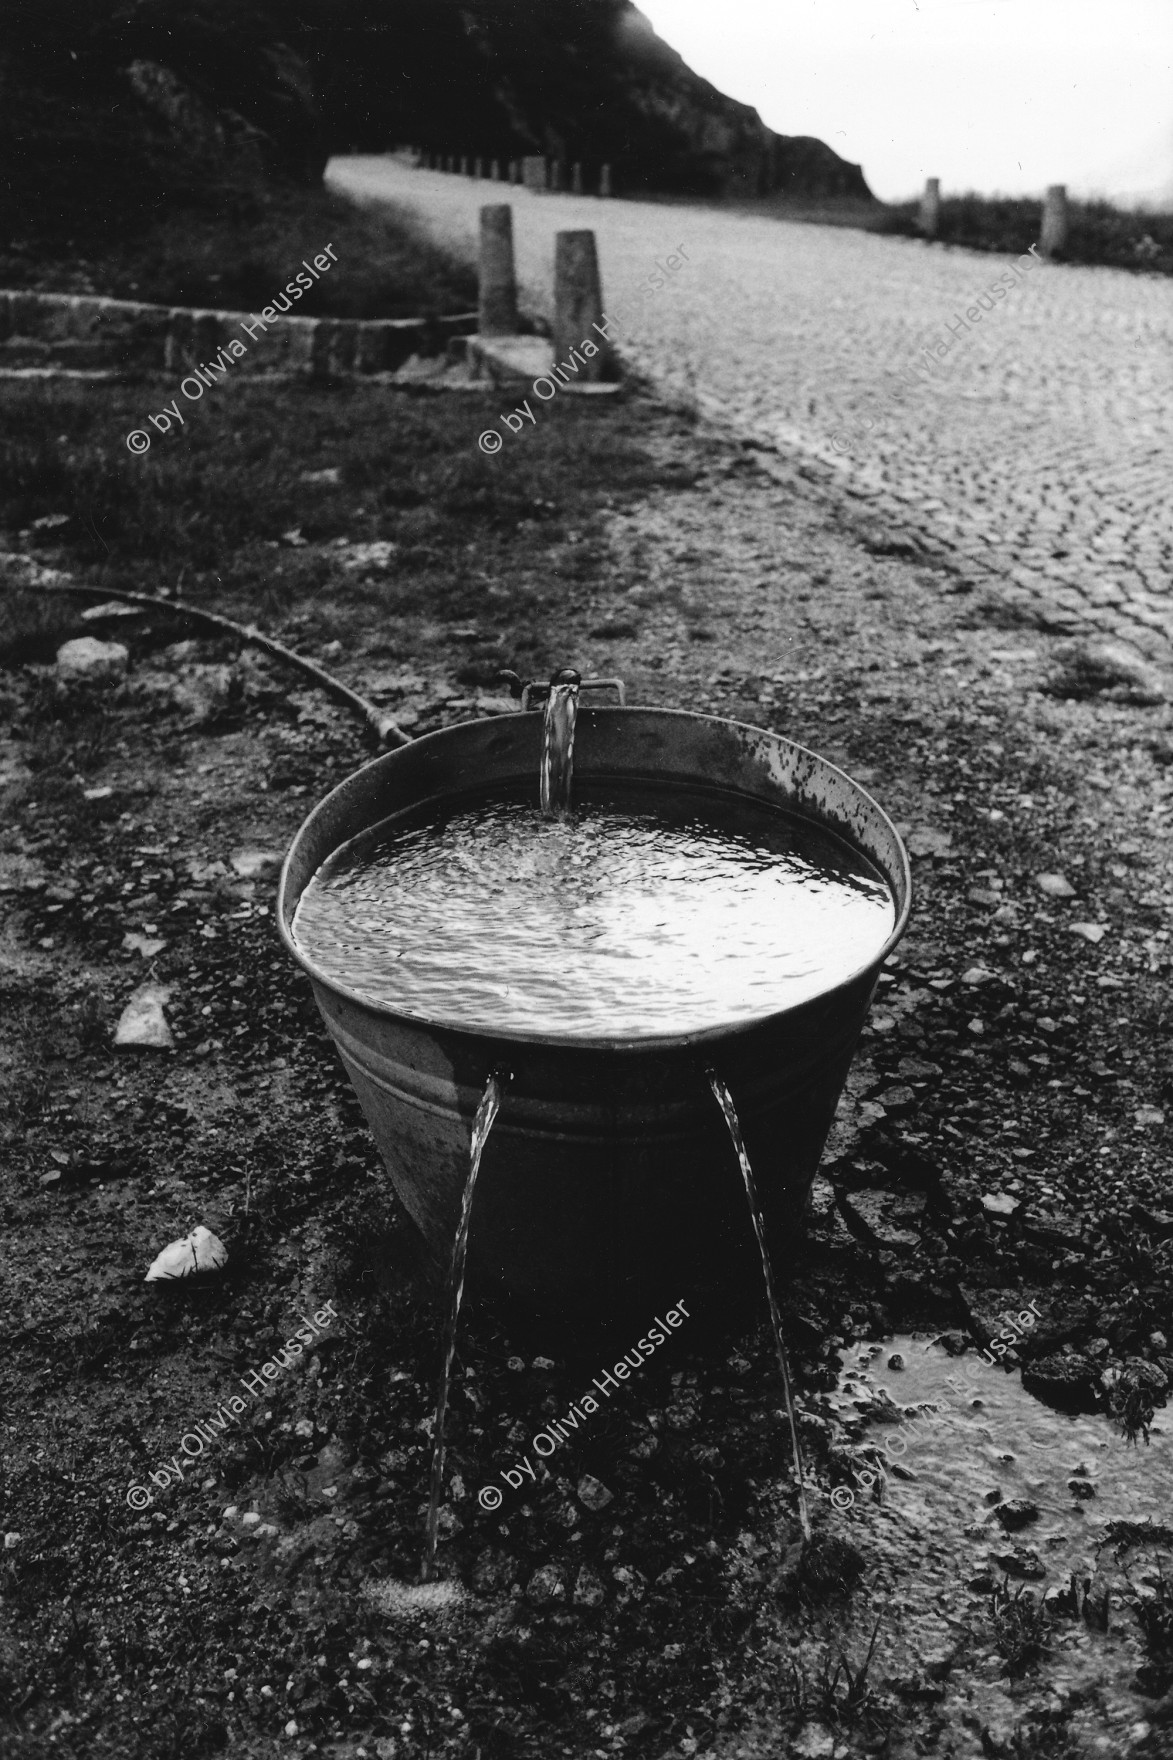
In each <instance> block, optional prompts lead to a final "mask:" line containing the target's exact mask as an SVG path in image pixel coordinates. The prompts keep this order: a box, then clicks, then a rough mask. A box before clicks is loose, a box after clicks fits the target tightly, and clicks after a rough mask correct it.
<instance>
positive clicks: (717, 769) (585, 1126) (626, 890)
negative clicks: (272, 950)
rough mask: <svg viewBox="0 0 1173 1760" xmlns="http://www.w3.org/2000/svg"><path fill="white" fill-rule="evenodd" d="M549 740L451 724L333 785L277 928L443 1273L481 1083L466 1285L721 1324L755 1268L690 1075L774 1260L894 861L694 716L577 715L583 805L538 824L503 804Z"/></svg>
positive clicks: (526, 782) (549, 1306) (844, 807)
mask: <svg viewBox="0 0 1173 1760" xmlns="http://www.w3.org/2000/svg"><path fill="white" fill-rule="evenodd" d="M541 740H542V718H541V716H540V715H539V714H537V713H533V712H530V713H518V714H516V715H512V716H505V717H501V718H497V719H493V720H489V721H477V722H468V723H464V724H462V725H460V726H457V727H453V728H448V729H446V730H444V731H443V732H440V733H436V734H432V735H429V736H427V737H426V738H424V739H421V740H419V741H417V742H415V743H414V744H412V745H410V746H408V747H405V748H404V749H403V750H401V751H397V752H393V753H391V754H389V755H388V756H386V757H382V758H379V759H376V760H375V761H374V762H373V763H371V764H369V765H367V766H365V767H364V768H363V769H362V770H360V771H358V772H357V773H356V774H355V775H353V776H351V777H350V778H348V779H347V781H345V782H344V783H342V784H341V785H340V786H339V787H338V788H336V789H335V790H334V791H333V793H332V794H330V795H328V796H327V797H326V798H325V800H323V801H322V802H321V803H320V804H319V805H318V806H317V807H316V808H315V809H314V811H313V812H312V813H311V814H310V816H309V818H308V819H307V820H306V822H305V824H304V825H303V826H302V828H301V830H300V831H299V832H298V834H297V837H296V839H295V840H294V843H293V846H292V848H291V850H290V853H289V856H288V858H287V860H286V864H285V868H284V871H283V874H282V879H281V890H280V900H279V920H280V926H281V932H282V935H283V937H284V939H285V941H286V944H287V946H288V947H289V949H290V951H291V952H292V953H293V955H294V957H295V958H296V959H298V961H299V962H300V964H301V965H302V966H303V968H304V969H305V970H306V971H307V973H308V974H309V977H310V980H311V982H312V984H313V988H314V993H315V996H316V998H317V1002H318V1005H319V1008H320V1009H321V1012H322V1015H323V1018H324V1019H325V1022H326V1025H327V1027H328V1028H329V1031H330V1033H331V1035H332V1037H333V1039H334V1042H335V1044H336V1045H337V1047H338V1050H339V1053H340V1055H341V1057H342V1060H343V1063H344V1064H345V1066H346V1068H347V1071H348V1073H349V1075H350V1077H351V1080H352V1081H353V1083H354V1086H355V1089H356V1091H357V1093H358V1097H359V1100H360V1102H361V1104H362V1106H363V1109H364V1112H365V1114H366V1116H367V1119H368V1121H369V1123H370V1125H371V1128H372V1130H373V1132H374V1134H375V1137H376V1140H377V1142H378V1145H379V1148H380V1150H381V1152H382V1155H383V1158H384V1160H385V1162H386V1164H387V1168H388V1171H389V1173H390V1175H391V1178H392V1181H393V1183H394V1185H395V1189H396V1191H397V1193H398V1195H399V1197H400V1198H401V1200H402V1202H403V1203H404V1205H405V1207H406V1209H407V1210H408V1212H409V1214H410V1215H411V1216H412V1218H413V1219H414V1221H415V1222H416V1224H417V1226H418V1227H419V1229H420V1231H421V1233H422V1235H423V1237H424V1239H425V1241H426V1242H427V1243H428V1245H429V1247H430V1248H431V1250H432V1253H433V1255H434V1258H435V1262H436V1264H437V1268H438V1269H443V1268H444V1267H446V1264H447V1258H448V1255H449V1253H450V1251H451V1243H452V1238H453V1232H454V1228H455V1223H456V1218H457V1215H458V1213H459V1209H460V1199H461V1191H462V1187H463V1184H464V1179H465V1174H466V1171H467V1165H468V1148H469V1134H470V1129H471V1123H472V1119H473V1116H474V1114H475V1111H476V1107H477V1103H478V1101H479V1099H480V1096H481V1093H482V1091H483V1089H484V1086H485V1082H486V1079H487V1078H488V1076H489V1075H490V1073H491V1072H492V1071H494V1070H500V1071H503V1072H507V1074H508V1078H509V1079H508V1080H507V1082H506V1083H505V1085H504V1093H503V1100H502V1104H501V1110H500V1114H499V1117H498V1119H497V1122H496V1124H495V1126H494V1129H493V1132H492V1135H491V1137H490V1139H489V1141H488V1145H487V1147H486V1150H485V1155H484V1162H483V1167H482V1172H481V1178H480V1184H479V1187H478V1192H477V1199H476V1211H475V1216H474V1222H473V1228H472V1233H471V1238H470V1244H469V1276H470V1282H471V1283H472V1284H473V1285H478V1286H480V1287H481V1289H482V1290H485V1291H487V1290H489V1289H496V1290H497V1291H498V1292H500V1293H501V1294H503V1295H505V1296H507V1297H508V1298H510V1299H511V1300H512V1301H513V1302H514V1303H515V1304H519V1305H521V1306H522V1307H524V1308H525V1309H526V1310H528V1311H530V1312H534V1313H544V1314H555V1313H559V1312H562V1313H566V1314H568V1315H575V1314H583V1313H587V1312H589V1311H591V1310H592V1309H593V1310H599V1309H602V1310H604V1311H605V1312H606V1313H607V1314H608V1315H614V1314H615V1313H616V1312H617V1311H621V1310H622V1311H626V1310H628V1309H630V1310H632V1311H633V1312H635V1313H637V1314H639V1313H643V1312H644V1310H645V1309H646V1310H647V1312H648V1313H649V1314H650V1313H651V1312H654V1311H658V1304H659V1303H661V1302H667V1303H669V1304H671V1302H672V1301H673V1300H675V1299H677V1298H680V1299H683V1300H685V1301H687V1300H688V1297H689V1293H690V1292H691V1293H692V1295H693V1298H694V1300H700V1301H702V1302H703V1301H704V1300H705V1299H706V1297H707V1298H708V1299H709V1300H711V1301H716V1302H719V1303H721V1304H722V1305H728V1304H729V1303H730V1302H731V1301H732V1300H733V1297H734V1292H739V1291H740V1290H741V1289H742V1288H743V1286H744V1285H745V1284H746V1282H747V1279H745V1278H742V1277H741V1276H740V1275H739V1273H740V1272H741V1271H743V1270H745V1271H748V1270H749V1269H751V1268H752V1255H753V1251H754V1248H753V1242H752V1237H751V1236H750V1234H749V1228H748V1224H747V1221H746V1217H745V1210H744V1200H743V1198H742V1195H741V1192H740V1189H739V1179H738V1173H737V1167H736V1163H735V1161H734V1160H733V1157H732V1154H731V1150H730V1146H729V1141H728V1137H727V1135H726V1132H725V1126H724V1123H723V1120H722V1117H721V1114H720V1111H719V1110H718V1108H717V1106H716V1105H715V1103H714V1100H713V1095H712V1092H711V1090H710V1087H709V1084H708V1082H707V1080H706V1076H705V1072H706V1070H707V1069H708V1068H709V1067H713V1068H715V1069H716V1070H717V1072H718V1074H719V1075H721V1076H722V1077H723V1078H724V1080H725V1081H726V1082H727V1084H728V1086H729V1088H730V1089H731V1091H732V1094H733V1098H734V1100H735V1102H736V1107H737V1111H738V1113H739V1115H740V1118H741V1122H742V1128H743V1135H744V1138H745V1142H746V1147H747V1149H748V1151H749V1154H750V1158H751V1160H752V1162H753V1165H754V1169H755V1171H756V1173H757V1180H758V1187H759V1192H760V1196H761V1202H762V1209H763V1213H764V1215H765V1218H766V1224H767V1228H768V1229H769V1230H770V1233H771V1239H772V1241H773V1242H776V1243H777V1244H778V1245H783V1244H784V1242H785V1239H786V1236H787V1234H788V1233H792V1232H793V1224H794V1223H795V1221H796V1220H797V1218H798V1216H799V1214H800V1212H801V1208H802V1205H803V1202H804V1200H805V1197H806V1194H807V1191H808V1189H809V1186H810V1182H811V1180H812V1178H813V1176H814V1172H815V1169H816V1166H817V1164H818V1158H819V1154H820V1152H821V1150H822V1146H823V1142H824V1140H825V1138H826V1135H827V1132H828V1130H829V1128H830V1124H831V1119H832V1117H833V1114H834V1111H835V1106H836V1103H837V1101H838V1097H839V1094H840V1091H841V1089H842V1085H843V1081H844V1078H845V1076H846V1073H847V1069H848V1066H849V1063H850V1060H851V1056H852V1053H853V1051H854V1049H855V1045H856V1042H857V1040H858V1037H859V1034H860V1031H861V1030H862V1027H863V1023H864V1018H865V1015H866V1011H867V1006H868V1002H869V1000H870V997H871V993H872V990H873V988H874V986H875V982H876V979H877V977H878V975H879V971H880V968H881V966H882V963H883V959H884V957H885V955H886V954H887V953H888V952H889V951H890V949H891V948H892V947H893V946H894V945H895V943H896V941H897V940H898V939H899V936H900V935H901V934H902V932H903V929H904V925H905V921H906V918H907V914H908V907H909V893H910V884H909V872H908V862H907V857H906V855H905V852H904V849H903V846H902V844H901V842H900V839H899V837H898V836H897V834H896V831H895V829H894V827H893V826H892V824H891V822H890V821H889V820H888V819H887V817H886V816H885V814H884V813H883V812H882V811H881V809H880V808H879V807H878V806H877V805H876V803H875V802H874V801H872V800H871V798H870V797H869V796H868V795H867V794H866V793H865V792H864V791H863V790H862V789H861V788H860V787H859V786H858V785H857V784H855V783H854V782H852V781H851V780H850V778H849V777H847V776H846V775H845V774H844V773H843V772H842V771H840V770H838V769H836V768H835V766H833V765H831V764H830V763H828V762H827V761H826V760H824V759H821V758H819V757H817V756H816V755H815V754H814V753H812V752H809V751H806V750H804V749H803V748H802V747H800V746H797V745H795V744H793V743H792V742H790V741H788V740H786V739H783V738H782V737H781V736H779V735H777V734H772V733H768V732H765V731H763V730H761V729H757V728H751V727H746V726H743V725H741V724H739V723H735V722H730V721H722V720H719V719H717V718H714V717H710V716H702V715H695V714H691V713H687V712H681V711H670V710H642V709H592V708H587V707H583V708H582V709H581V710H580V712H579V716H578V728H577V735H576V746H575V758H574V775H575V791H576V799H578V800H580V801H581V808H580V810H579V811H578V813H577V815H576V817H575V818H574V819H572V820H571V821H569V822H567V821H553V822H551V821H545V822H544V823H542V822H539V821H536V818H535V816H534V815H532V814H531V813H529V811H528V809H527V808H525V807H524V806H523V805H521V804H520V803H522V802H524V801H525V800H527V799H536V791H537V780H536V779H537V772H538V762H539V756H540V750H541ZM388 821H389V822H390V823H389V824H388V823H387V822H388ZM437 826H442V828H443V832H444V837H445V838H446V840H447V841H446V843H445V845H444V848H443V849H442V850H438V849H431V850H429V839H430V838H433V834H434V832H435V829H436V827H437ZM731 827H734V828H736V829H735V830H734V831H733V832H732V834H731V833H730V828H731ZM722 838H724V842H722ZM674 840H675V841H674ZM388 855H390V856H393V857H394V858H395V863H398V864H399V866H398V869H397V870H396V871H394V872H392V871H390V870H389V869H388V868H387V866H386V863H385V861H384V858H385V857H388ZM731 856H736V857H737V860H736V861H734V862H733V864H732V865H733V867H734V868H736V869H737V872H736V873H735V874H731V872H730V871H729V870H730V861H731ZM424 857H427V858H428V861H430V862H431V863H432V865H431V867H430V868H429V867H428V865H427V862H424ZM637 858H638V859H637ZM413 862H414V863H416V864H417V867H416V868H414V869H413V867H412V863H413ZM420 862H424V865H423V867H419V866H418V864H419V863H420ZM649 862H651V864H652V866H653V867H655V866H656V864H657V863H658V864H659V867H658V868H656V876H657V886H658V888H659V889H658V890H656V889H655V888H651V887H649V886H648V885H646V884H645V879H646V873H647V868H648V863H649ZM381 863H382V864H383V866H382V867H380V864H381ZM394 865H395V864H394V863H392V868H394ZM698 873H699V874H700V875H701V876H702V880H701V886H700V890H699V893H698V889H697V886H696V878H697V874H698ZM405 876H406V879H407V880H408V881H410V882H411V883H410V884H405V883H404V881H405ZM315 877H316V878H315ZM829 879H831V880H833V881H834V882H835V883H834V884H833V885H830V884H828V880H829ZM730 887H732V890H730ZM698 897H699V899H700V908H699V909H698V908H697V900H698ZM771 925H775V927H774V929H773V930H772V928H771ZM713 948H716V949H717V950H718V951H719V953H720V954H721V957H720V958H718V959H714V958H713V957H712V950H713ZM750 1287H751V1288H752V1285H750Z"/></svg>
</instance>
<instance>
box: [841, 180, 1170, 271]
mask: <svg viewBox="0 0 1173 1760" xmlns="http://www.w3.org/2000/svg"><path fill="white" fill-rule="evenodd" d="M919 208H920V204H919V202H916V201H911V202H896V203H892V204H890V205H888V206H886V207H883V208H880V209H879V210H878V211H876V212H874V213H873V214H872V216H871V218H870V219H869V220H867V221H866V222H865V223H866V225H867V229H868V231H869V232H881V233H894V234H899V235H901V236H903V237H907V238H919V237H920V236H921V233H920V224H919V221H918V213H919ZM1042 215H1043V205H1042V203H1041V202H1039V201H1031V200H1027V199H1026V198H1024V197H1018V196H979V195H974V194H972V193H971V194H968V195H961V196H947V197H945V198H944V199H943V200H942V202H941V216H940V224H939V229H938V233H937V242H938V243H939V244H954V245H964V246H965V247H966V249H968V250H974V251H1004V252H1007V253H1008V254H1010V255H1012V256H1021V254H1022V253H1023V251H1026V250H1029V249H1030V247H1031V245H1032V244H1037V243H1038V242H1039V238H1040V236H1041V233H1042ZM1068 215H1069V226H1068V238H1067V246H1066V249H1065V250H1063V251H1062V252H1061V253H1059V254H1058V255H1057V257H1056V261H1058V262H1064V263H1102V264H1106V265H1108V266H1110V267H1111V268H1114V269H1150V270H1154V271H1156V272H1157V273H1158V274H1161V275H1173V214H1156V213H1149V212H1145V211H1143V210H1137V211H1134V212H1126V211H1125V210H1124V209H1122V208H1116V207H1113V205H1112V203H1111V202H1071V203H1069V205H1068Z"/></svg>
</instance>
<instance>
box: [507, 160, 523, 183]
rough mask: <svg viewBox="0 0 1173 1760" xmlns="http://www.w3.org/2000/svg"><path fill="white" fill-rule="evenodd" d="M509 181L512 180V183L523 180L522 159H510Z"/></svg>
mask: <svg viewBox="0 0 1173 1760" xmlns="http://www.w3.org/2000/svg"><path fill="white" fill-rule="evenodd" d="M509 181H510V183H520V182H521V161H520V159H510V161H509Z"/></svg>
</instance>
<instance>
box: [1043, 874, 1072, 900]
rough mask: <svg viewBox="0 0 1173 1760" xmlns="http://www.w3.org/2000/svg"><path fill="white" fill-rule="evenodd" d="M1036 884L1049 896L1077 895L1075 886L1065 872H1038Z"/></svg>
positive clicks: (1069, 896)
mask: <svg viewBox="0 0 1173 1760" xmlns="http://www.w3.org/2000/svg"><path fill="white" fill-rule="evenodd" d="M1035 885H1036V886H1037V887H1038V888H1039V890H1040V892H1045V893H1046V895H1047V897H1048V898H1074V897H1075V888H1074V886H1073V885H1072V884H1071V882H1070V880H1068V879H1067V877H1066V875H1064V874H1036V875H1035Z"/></svg>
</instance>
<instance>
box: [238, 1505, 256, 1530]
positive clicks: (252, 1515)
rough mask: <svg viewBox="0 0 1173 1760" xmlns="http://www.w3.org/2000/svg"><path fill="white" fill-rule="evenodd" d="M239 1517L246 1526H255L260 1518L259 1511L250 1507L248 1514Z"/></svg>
mask: <svg viewBox="0 0 1173 1760" xmlns="http://www.w3.org/2000/svg"><path fill="white" fill-rule="evenodd" d="M240 1519H241V1521H242V1522H243V1523H244V1526H245V1527H246V1528H255V1527H256V1525H257V1523H258V1522H259V1521H260V1519H261V1517H260V1512H259V1511H258V1510H255V1509H250V1510H249V1512H248V1514H247V1515H243V1516H241V1518H240Z"/></svg>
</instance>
